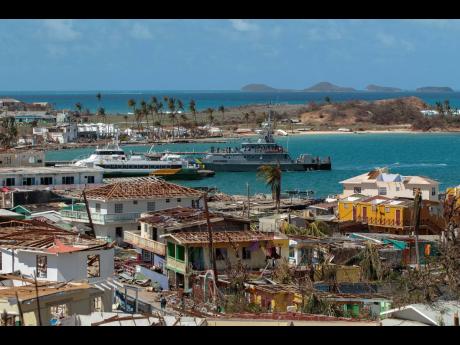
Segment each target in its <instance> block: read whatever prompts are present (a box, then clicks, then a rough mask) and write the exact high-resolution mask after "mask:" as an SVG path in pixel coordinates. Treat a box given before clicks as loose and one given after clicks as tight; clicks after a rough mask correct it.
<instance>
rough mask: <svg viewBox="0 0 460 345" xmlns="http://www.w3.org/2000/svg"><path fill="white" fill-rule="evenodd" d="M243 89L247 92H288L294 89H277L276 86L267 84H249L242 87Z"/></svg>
mask: <svg viewBox="0 0 460 345" xmlns="http://www.w3.org/2000/svg"><path fill="white" fill-rule="evenodd" d="M241 91H245V92H281V91H284V92H287V91H294V90H285V89H275V88H274V87H271V86H268V85H265V84H248V85H245V86H243V87H242V88H241Z"/></svg>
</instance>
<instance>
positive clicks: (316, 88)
mask: <svg viewBox="0 0 460 345" xmlns="http://www.w3.org/2000/svg"><path fill="white" fill-rule="evenodd" d="M302 91H305V92H356V90H355V89H353V88H352V87H342V86H337V85H334V84H331V83H329V82H327V81H322V82H320V83H318V84H315V85H313V86H311V87H309V88H306V89H303V90H302Z"/></svg>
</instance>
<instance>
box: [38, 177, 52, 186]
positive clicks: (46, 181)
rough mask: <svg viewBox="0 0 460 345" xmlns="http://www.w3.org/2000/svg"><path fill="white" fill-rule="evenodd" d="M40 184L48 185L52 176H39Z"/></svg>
mask: <svg viewBox="0 0 460 345" xmlns="http://www.w3.org/2000/svg"><path fill="white" fill-rule="evenodd" d="M40 184H41V185H45V186H49V185H50V184H53V178H52V177H51V176H46V177H40Z"/></svg>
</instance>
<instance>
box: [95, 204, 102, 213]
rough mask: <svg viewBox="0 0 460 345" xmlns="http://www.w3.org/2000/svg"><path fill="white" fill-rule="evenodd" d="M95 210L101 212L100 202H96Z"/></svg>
mask: <svg viewBox="0 0 460 345" xmlns="http://www.w3.org/2000/svg"><path fill="white" fill-rule="evenodd" d="M96 212H97V213H101V204H96Z"/></svg>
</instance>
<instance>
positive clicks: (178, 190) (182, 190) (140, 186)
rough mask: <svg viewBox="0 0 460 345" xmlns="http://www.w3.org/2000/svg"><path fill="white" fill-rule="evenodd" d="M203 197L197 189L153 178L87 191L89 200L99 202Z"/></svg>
mask: <svg viewBox="0 0 460 345" xmlns="http://www.w3.org/2000/svg"><path fill="white" fill-rule="evenodd" d="M201 195H202V193H201V192H199V191H198V190H196V189H192V188H188V187H184V186H180V185H178V184H174V183H170V182H166V181H164V180H161V179H157V178H151V177H145V178H137V179H132V180H125V181H120V182H115V183H111V184H108V185H105V186H101V187H96V188H92V189H89V190H87V191H86V197H87V198H88V199H98V200H120V199H151V198H158V197H180V196H182V197H183V196H194V197H199V196H201Z"/></svg>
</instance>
